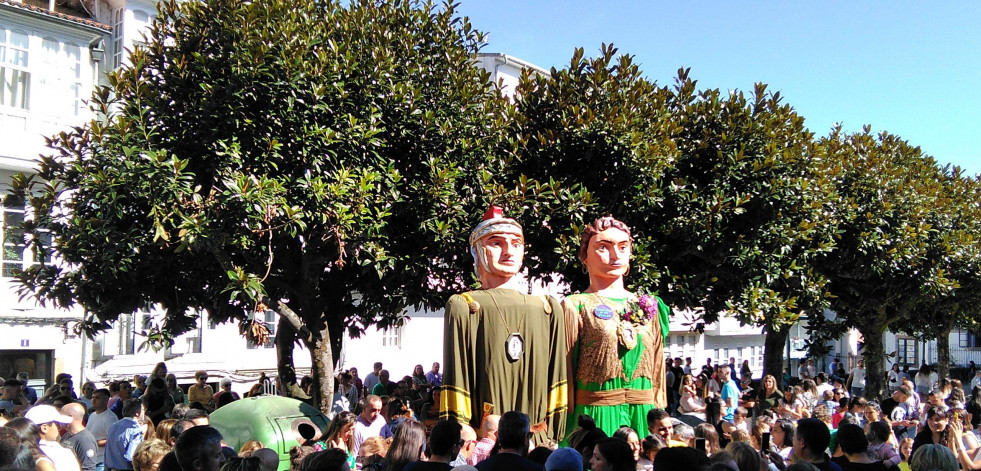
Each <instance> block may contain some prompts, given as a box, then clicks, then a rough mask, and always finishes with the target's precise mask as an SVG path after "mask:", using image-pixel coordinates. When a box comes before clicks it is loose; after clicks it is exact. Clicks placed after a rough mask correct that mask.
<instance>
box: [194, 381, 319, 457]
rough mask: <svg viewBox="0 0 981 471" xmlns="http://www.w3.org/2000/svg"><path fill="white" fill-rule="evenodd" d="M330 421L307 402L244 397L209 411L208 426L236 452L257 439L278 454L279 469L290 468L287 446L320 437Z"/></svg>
mask: <svg viewBox="0 0 981 471" xmlns="http://www.w3.org/2000/svg"><path fill="white" fill-rule="evenodd" d="M329 422H330V420H328V419H327V417H326V416H325V415H324V414H322V413H321V412H320V411H319V410H317V408H315V407H313V406H311V405H310V404H307V403H305V402H301V401H298V400H296V399H291V398H288V397H280V396H259V397H247V398H245V399H241V400H238V401H235V402H232V403H230V404H228V405H225V406H223V407H222V408H220V409H218V410H216V411H215V412H214V413H212V414H211V426H212V427H214V428H216V429H218V431H219V432H221V434H222V436H223V437H224V441H225V443H226V444H227V445H228V446H229V447H231V448H233V449H234V450H235V451H238V450H239V449H240V448H241V447H242V445H244V444H245V442H247V441H249V440H258V441H260V442H262V444H263V445H265V447H266V448H270V449H272V450H274V451H275V452H276V453H279V471H284V470H288V469H289V468H290V448H292V447H294V446H297V445H300V444H301V443H303V442H306V441H307V440H310V439H314V438H319V437H320V435H321V434H322V433H323V432H324V430H327V424H328V423H329Z"/></svg>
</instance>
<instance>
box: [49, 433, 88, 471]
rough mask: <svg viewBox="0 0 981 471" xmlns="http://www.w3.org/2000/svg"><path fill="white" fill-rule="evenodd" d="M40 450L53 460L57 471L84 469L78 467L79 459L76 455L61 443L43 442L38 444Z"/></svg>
mask: <svg viewBox="0 0 981 471" xmlns="http://www.w3.org/2000/svg"><path fill="white" fill-rule="evenodd" d="M38 448H40V449H41V451H42V452H43V453H44V454H45V455H47V457H48V458H51V463H52V464H54V467H55V471H81V469H82V468H81V467H80V466H79V465H78V458H76V457H75V453H74V452H73V451H71V450H69V449H68V448H65V447H63V446H61V443H58V442H49V441H47V440H41V441H40V442H38Z"/></svg>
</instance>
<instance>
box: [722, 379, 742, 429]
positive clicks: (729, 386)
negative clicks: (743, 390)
mask: <svg viewBox="0 0 981 471" xmlns="http://www.w3.org/2000/svg"><path fill="white" fill-rule="evenodd" d="M729 398H732V404H733V406H732V407H729V406H728V403H729V402H728V401H729ZM722 402H723V403H725V404H727V406H726V415H725V417H723V419H725V420H727V421H729V422H732V419H733V416H734V415H735V414H736V408H737V407H739V386H736V382H735V381H733V380H731V379H730V380H729V381H726V384H725V385H724V386H722Z"/></svg>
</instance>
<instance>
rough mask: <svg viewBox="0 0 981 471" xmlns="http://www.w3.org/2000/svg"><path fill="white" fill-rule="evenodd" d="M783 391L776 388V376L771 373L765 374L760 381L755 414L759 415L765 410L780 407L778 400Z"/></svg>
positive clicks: (781, 396) (781, 397)
mask: <svg viewBox="0 0 981 471" xmlns="http://www.w3.org/2000/svg"><path fill="white" fill-rule="evenodd" d="M781 399H783V393H782V392H780V389H778V388H777V378H774V377H773V375H766V376H764V377H763V380H761V381H760V392H759V396H758V397H757V399H756V415H760V414H762V413H763V411H765V410H775V409H776V408H777V407H780V400H781Z"/></svg>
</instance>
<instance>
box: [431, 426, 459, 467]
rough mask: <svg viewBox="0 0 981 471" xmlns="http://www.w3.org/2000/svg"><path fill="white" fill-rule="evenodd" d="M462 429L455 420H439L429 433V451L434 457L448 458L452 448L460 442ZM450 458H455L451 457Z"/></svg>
mask: <svg viewBox="0 0 981 471" xmlns="http://www.w3.org/2000/svg"><path fill="white" fill-rule="evenodd" d="M462 430H463V427H461V426H460V423H459V422H457V421H455V420H440V421H439V422H436V425H434V426H433V430H432V431H431V432H430V433H429V451H430V452H431V453H432V454H433V455H434V456H449V455H450V454H452V453H453V446H454V445H456V444H457V443H459V442H460V432H461V431H462ZM451 458H456V457H455V456H451Z"/></svg>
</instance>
